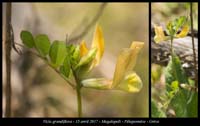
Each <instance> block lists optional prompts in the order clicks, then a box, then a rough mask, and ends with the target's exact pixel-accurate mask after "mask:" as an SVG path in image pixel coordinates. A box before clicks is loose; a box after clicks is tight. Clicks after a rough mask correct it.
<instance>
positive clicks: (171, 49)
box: [170, 37, 173, 56]
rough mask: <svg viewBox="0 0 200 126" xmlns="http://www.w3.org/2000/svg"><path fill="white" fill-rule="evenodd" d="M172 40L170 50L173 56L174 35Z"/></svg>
mask: <svg viewBox="0 0 200 126" xmlns="http://www.w3.org/2000/svg"><path fill="white" fill-rule="evenodd" d="M170 40H171V41H170V42H171V44H170V46H171V48H170V51H171V56H173V37H171V39H170Z"/></svg>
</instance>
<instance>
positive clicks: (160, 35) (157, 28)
mask: <svg viewBox="0 0 200 126" xmlns="http://www.w3.org/2000/svg"><path fill="white" fill-rule="evenodd" d="M154 30H155V34H156V35H155V37H154V41H155V42H156V43H159V42H161V41H164V40H165V38H166V37H165V34H164V32H163V28H162V27H161V26H156V25H155V26H154Z"/></svg>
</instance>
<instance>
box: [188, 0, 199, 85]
mask: <svg viewBox="0 0 200 126" xmlns="http://www.w3.org/2000/svg"><path fill="white" fill-rule="evenodd" d="M192 8H193V6H192V2H191V3H190V19H191V35H192V48H193V49H192V50H193V56H194V70H195V86H196V87H198V72H197V69H196V68H197V61H196V52H195V45H194V29H193V15H192Z"/></svg>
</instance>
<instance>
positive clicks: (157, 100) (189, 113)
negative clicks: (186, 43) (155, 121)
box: [151, 3, 198, 117]
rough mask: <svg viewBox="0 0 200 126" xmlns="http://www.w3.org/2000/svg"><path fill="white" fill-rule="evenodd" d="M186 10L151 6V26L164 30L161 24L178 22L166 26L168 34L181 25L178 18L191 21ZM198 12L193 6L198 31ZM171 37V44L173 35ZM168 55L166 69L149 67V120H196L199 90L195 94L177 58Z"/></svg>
mask: <svg viewBox="0 0 200 126" xmlns="http://www.w3.org/2000/svg"><path fill="white" fill-rule="evenodd" d="M189 7H190V3H152V23H153V24H159V25H163V27H165V26H164V24H167V22H169V20H174V19H177V20H174V21H173V22H171V24H170V23H168V25H167V27H166V30H167V31H169V32H168V33H170V30H169V29H171V31H172V30H173V28H176V27H177V26H178V25H179V24H180V22H181V20H182V19H181V18H183V17H181V16H188V19H190V17H189V14H190V10H189ZM197 12H198V4H197V3H193V15H194V22H193V23H194V27H195V28H196V29H197V27H198V22H197V20H198V17H197V16H198V13H197ZM177 17H179V18H177ZM178 20H179V21H178ZM177 21H178V22H177ZM182 21H183V20H182ZM182 25H184V24H182ZM172 26H173V28H172ZM179 27H180V25H179ZM178 29H180V28H178ZM171 33H172V32H171ZM175 33H176V32H174V34H175ZM163 35H164V33H163ZM170 36H171V39H172V42H173V39H174V37H173V34H172V35H170ZM175 38H176V37H175ZM191 40H192V39H191ZM169 42H170V41H169ZM171 44H172V43H171ZM191 44H192V42H191ZM172 48H173V46H172ZM170 55H171V58H170V61H169V63H168V65H167V67H166V68H164V67H161V66H159V65H155V64H152V67H151V70H152V71H151V72H152V73H151V75H152V76H151V83H152V85H151V90H152V92H151V93H152V100H151V105H152V109H151V112H152V117H197V111H198V105H197V102H198V98H197V94H198V90H196V87H195V84H194V80H191V79H188V77H186V75H185V72H184V70H183V67H182V65H181V62H182V61H180V59H179V57H178V56H177V55H176V54H175V53H174V52H173V51H171V54H170Z"/></svg>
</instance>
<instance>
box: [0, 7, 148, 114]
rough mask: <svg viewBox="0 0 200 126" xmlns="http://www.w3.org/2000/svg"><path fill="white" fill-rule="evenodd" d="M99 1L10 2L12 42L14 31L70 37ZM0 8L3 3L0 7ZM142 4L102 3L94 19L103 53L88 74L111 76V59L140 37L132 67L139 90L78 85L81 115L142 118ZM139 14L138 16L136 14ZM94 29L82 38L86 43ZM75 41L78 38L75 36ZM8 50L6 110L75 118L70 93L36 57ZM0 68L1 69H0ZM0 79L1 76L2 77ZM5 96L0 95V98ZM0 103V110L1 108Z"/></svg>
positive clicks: (145, 26)
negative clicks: (9, 85)
mask: <svg viewBox="0 0 200 126" xmlns="http://www.w3.org/2000/svg"><path fill="white" fill-rule="evenodd" d="M100 5H101V3H33V4H30V3H13V10H12V25H13V28H14V34H15V41H16V42H17V43H21V40H20V38H19V36H20V31H21V30H23V29H27V30H28V31H31V32H32V33H33V34H34V35H36V34H40V33H45V34H47V35H48V36H49V38H50V39H51V40H52V41H53V40H56V39H58V40H61V39H62V40H63V41H65V39H66V34H67V35H68V39H70V38H72V37H73V36H76V35H77V34H78V33H80V31H81V30H82V29H83V28H84V26H85V25H86V24H87V23H88V22H89V21H90V20H91V19H92V18H93V16H94V15H95V14H96V12H97V10H98V8H99V6H100ZM4 12H5V8H4ZM148 14H149V13H148V3H108V4H107V6H106V8H105V9H104V11H103V14H102V15H101V17H100V18H99V20H98V21H97V22H98V23H99V24H100V25H101V27H102V29H103V32H104V37H105V53H104V56H103V59H102V61H101V63H100V65H99V66H98V67H96V68H95V69H94V70H93V72H91V74H89V75H88V76H90V77H106V78H112V75H113V72H114V68H115V63H116V58H117V55H118V54H119V52H120V50H121V49H122V48H128V47H129V46H130V44H131V43H132V41H133V40H138V41H143V42H145V46H144V49H143V50H142V51H141V53H140V54H139V56H138V60H137V64H136V67H135V71H136V72H137V73H138V75H139V76H140V77H141V79H142V81H143V88H142V90H141V91H140V92H139V93H136V94H131V93H125V92H120V91H99V90H93V89H83V90H82V94H83V96H82V99H83V113H84V116H86V117H148V111H149V108H148V106H149V102H148V99H149V96H148V94H149V93H148V85H149V83H148V80H149V79H148V59H149V58H148V46H149V45H148V31H149V30H148V27H149V26H148ZM141 15H143V16H141ZM92 29H94V28H91V30H89V31H88V34H87V35H86V36H84V37H83V39H84V40H86V42H88V43H87V45H88V46H89V45H90V44H91V43H90V42H91V41H92V40H91V38H92V35H93V34H92V33H93V30H92ZM80 41H81V40H80ZM26 51H27V50H25V49H23V55H20V56H19V55H18V54H16V53H15V52H12V68H13V72H12V86H13V87H12V90H13V95H12V114H13V116H14V117H43V116H45V117H46V116H48V117H76V114H77V113H76V111H77V110H76V109H77V106H76V105H77V104H76V102H77V101H76V92H75V90H73V89H72V88H71V87H70V86H69V85H67V84H66V82H65V81H64V80H63V79H62V78H61V77H59V76H58V75H57V74H56V73H55V72H54V71H53V70H52V69H51V68H49V67H47V66H46V65H45V64H44V62H43V61H41V60H40V59H39V58H37V57H35V56H33V55H31V54H29V53H28V52H26ZM4 72H5V70H4ZM4 80H5V78H4ZM4 98H5V96H4V97H3V100H4ZM4 103H5V102H3V110H4V108H5V104H4ZM3 112H4V111H3Z"/></svg>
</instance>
